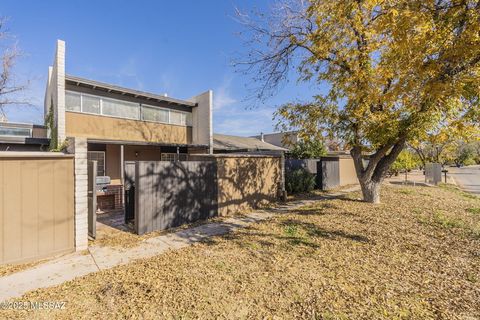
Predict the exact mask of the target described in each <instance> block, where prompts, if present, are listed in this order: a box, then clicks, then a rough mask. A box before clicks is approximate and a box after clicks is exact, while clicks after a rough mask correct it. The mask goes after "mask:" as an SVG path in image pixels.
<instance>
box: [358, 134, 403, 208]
mask: <svg viewBox="0 0 480 320" xmlns="http://www.w3.org/2000/svg"><path fill="white" fill-rule="evenodd" d="M405 141H406V137H405V136H401V137H400V138H399V140H398V141H396V142H395V143H391V144H387V145H385V146H382V147H381V148H379V149H377V151H376V152H375V153H374V154H373V155H370V157H369V161H368V165H366V167H365V166H364V164H363V160H362V148H361V147H360V146H355V147H353V148H352V149H351V150H350V154H351V155H352V158H353V163H354V164H355V171H356V172H357V178H358V181H359V183H360V187H361V188H362V194H363V200H364V201H365V202H370V203H380V187H381V184H382V181H383V179H384V178H385V176H386V174H387V171H388V168H390V166H391V165H392V163H393V162H394V161H395V159H396V158H397V157H398V155H399V154H400V152H401V151H402V150H403V147H404V146H405Z"/></svg>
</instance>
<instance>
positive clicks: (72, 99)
mask: <svg viewBox="0 0 480 320" xmlns="http://www.w3.org/2000/svg"><path fill="white" fill-rule="evenodd" d="M81 102H82V99H81V96H80V94H79V93H75V92H68V91H67V92H65V109H67V110H68V111H77V112H80V111H81V110H82V105H81Z"/></svg>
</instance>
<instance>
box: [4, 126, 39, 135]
mask: <svg viewBox="0 0 480 320" xmlns="http://www.w3.org/2000/svg"><path fill="white" fill-rule="evenodd" d="M0 136H11V137H31V136H32V130H31V129H30V128H14V127H0Z"/></svg>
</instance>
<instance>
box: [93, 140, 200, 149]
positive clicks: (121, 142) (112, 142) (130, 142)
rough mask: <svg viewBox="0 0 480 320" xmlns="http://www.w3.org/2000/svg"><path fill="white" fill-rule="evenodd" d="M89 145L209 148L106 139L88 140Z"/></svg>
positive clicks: (185, 144)
mask: <svg viewBox="0 0 480 320" xmlns="http://www.w3.org/2000/svg"><path fill="white" fill-rule="evenodd" d="M87 142H88V143H98V144H123V145H135V146H159V147H162V146H163V147H191V148H208V145H207V144H188V143H184V144H182V143H164V142H148V141H128V140H105V139H87Z"/></svg>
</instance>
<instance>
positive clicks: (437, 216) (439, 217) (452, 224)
mask: <svg viewBox="0 0 480 320" xmlns="http://www.w3.org/2000/svg"><path fill="white" fill-rule="evenodd" d="M433 221H434V222H435V223H436V224H438V225H440V226H442V227H443V228H462V227H463V226H464V224H463V222H462V221H461V220H459V219H456V218H453V217H449V216H447V215H445V214H443V213H442V212H439V211H437V212H435V213H434V214H433Z"/></svg>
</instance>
